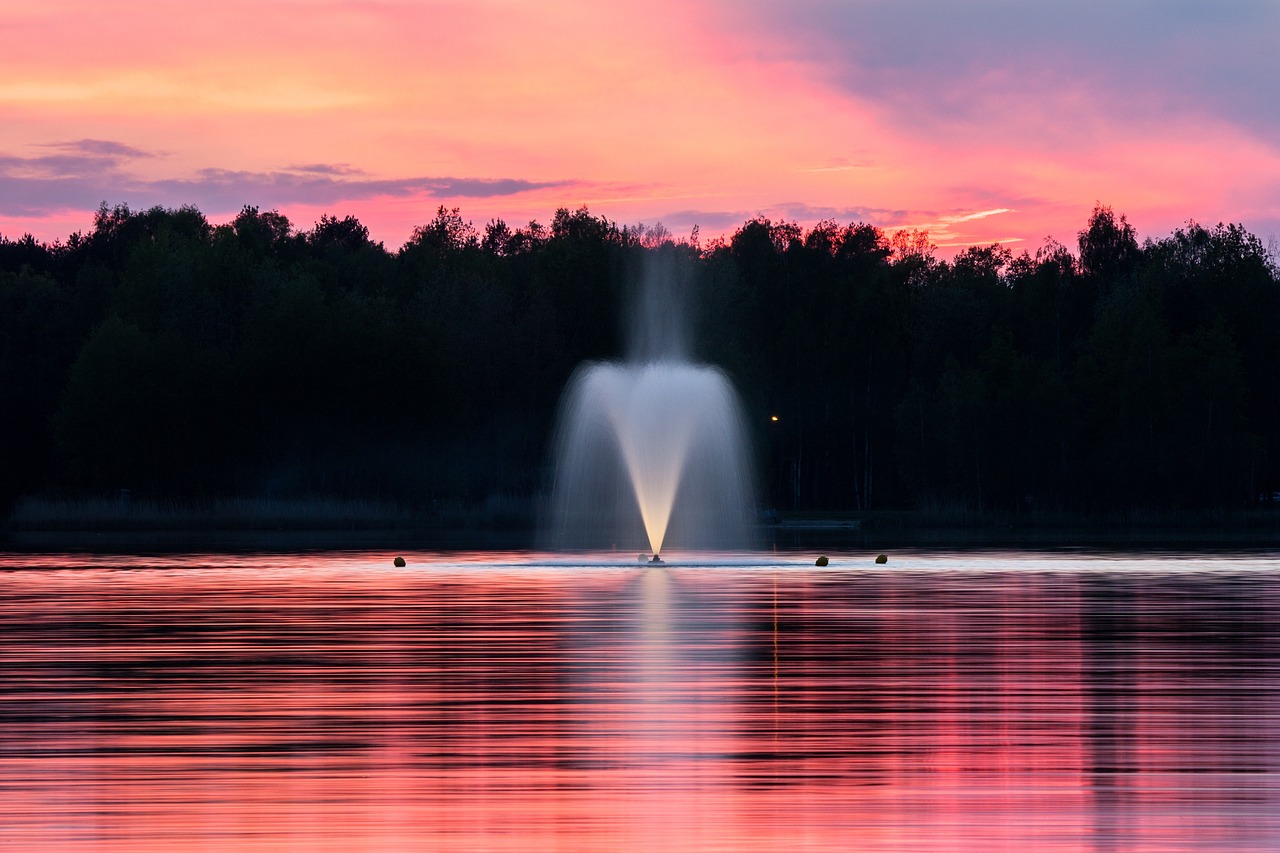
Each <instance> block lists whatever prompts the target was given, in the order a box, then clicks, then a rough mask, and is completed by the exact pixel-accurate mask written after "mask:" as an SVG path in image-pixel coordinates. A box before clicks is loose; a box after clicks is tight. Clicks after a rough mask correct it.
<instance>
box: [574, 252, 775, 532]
mask: <svg viewBox="0 0 1280 853" xmlns="http://www.w3.org/2000/svg"><path fill="white" fill-rule="evenodd" d="M688 285H689V281H688V278H687V277H686V276H683V275H681V269H680V266H679V263H678V258H677V256H676V253H675V249H674V247H668V250H666V251H663V252H660V253H658V254H657V255H656V256H655V257H653V258H651V259H650V261H649V266H648V267H647V268H646V270H645V274H644V276H643V279H642V281H641V282H640V286H639V288H638V291H637V294H638V298H637V300H636V302H635V304H634V306H633V308H634V310H633V311H632V312H631V317H632V320H633V323H632V324H631V326H630V327H629V333H630V334H629V337H630V340H629V346H628V354H627V358H626V359H625V360H624V361H619V362H589V363H587V364H584V365H583V366H582V367H580V368H579V369H578V370H577V371H576V372H575V373H574V375H573V377H572V378H571V379H570V381H569V384H568V386H567V387H566V390H565V394H564V397H563V399H562V401H561V405H560V419H559V426H558V429H557V438H556V445H555V460H556V469H555V470H556V479H555V484H554V489H553V495H552V514H553V515H552V532H551V539H550V544H551V545H552V546H554V547H556V548H560V549H572V548H609V547H614V548H625V549H638V548H641V547H644V546H645V545H646V544H647V546H648V548H649V550H650V552H651V553H652V554H653V555H654V556H655V557H656V556H657V555H658V554H660V553H661V552H662V550H663V549H664V548H668V547H677V548H682V549H709V548H718V549H746V548H750V547H751V546H752V545H753V544H754V543H753V541H752V534H751V530H752V526H751V518H750V510H751V507H752V505H753V502H754V501H753V485H752V475H751V469H750V465H749V462H748V455H747V447H748V441H747V437H746V431H745V429H744V427H743V418H742V414H741V410H740V406H739V403H738V397H737V393H736V392H735V391H734V388H733V385H732V383H730V381H729V379H728V378H727V377H726V376H725V374H724V373H723V372H722V371H721V370H720V369H718V368H716V367H713V366H710V365H705V364H698V363H696V362H695V361H694V360H693V358H692V357H691V355H690V348H689V337H690V336H689V331H688V318H689V315H690V312H689V310H688V299H687V296H688V293H689V286H688Z"/></svg>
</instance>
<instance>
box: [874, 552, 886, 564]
mask: <svg viewBox="0 0 1280 853" xmlns="http://www.w3.org/2000/svg"><path fill="white" fill-rule="evenodd" d="M887 562H889V558H888V557H886V556H885V555H884V554H881V555H880V556H879V557H876V565H877V566H883V565H884V564H885V563H887Z"/></svg>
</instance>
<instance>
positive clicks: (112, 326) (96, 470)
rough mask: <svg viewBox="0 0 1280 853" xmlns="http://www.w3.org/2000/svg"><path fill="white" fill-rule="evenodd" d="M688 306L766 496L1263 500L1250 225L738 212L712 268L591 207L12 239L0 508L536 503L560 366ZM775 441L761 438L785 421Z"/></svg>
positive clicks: (115, 212) (1087, 504)
mask: <svg viewBox="0 0 1280 853" xmlns="http://www.w3.org/2000/svg"><path fill="white" fill-rule="evenodd" d="M655 264H656V265H657V266H659V267H661V268H663V269H665V270H667V271H668V272H669V273H670V274H672V275H676V276H678V277H679V278H680V279H681V280H682V281H687V282H689V284H690V287H692V288H693V291H694V292H693V293H692V295H691V298H690V299H689V306H690V307H689V309H688V310H689V311H690V313H691V317H690V318H689V319H690V323H691V326H692V328H694V329H695V330H696V334H695V336H694V338H695V348H696V350H697V356H698V357H699V358H700V359H702V360H705V361H708V362H712V363H715V364H718V365H720V366H721V367H722V368H724V370H725V371H726V372H727V373H728V374H729V376H730V377H731V378H732V379H733V381H734V382H735V384H736V385H737V387H738V389H739V391H740V393H741V394H742V397H743V401H744V408H745V411H746V412H747V414H748V418H749V421H750V426H751V430H752V434H753V438H754V442H755V447H754V456H755V459H756V461H757V468H758V476H759V480H760V494H761V500H762V503H763V504H764V505H765V506H766V507H772V508H777V509H783V510H791V509H796V510H875V509H907V508H916V507H921V506H958V507H966V508H972V509H979V510H1002V511H1011V512H1021V511H1034V510H1062V511H1068V512H1084V513H1088V512H1099V511H1109V510H1115V509H1121V510H1124V509H1133V508H1143V509H1147V508H1151V509H1194V508H1206V507H1239V506H1246V505H1248V504H1250V503H1256V502H1258V501H1260V500H1267V499H1269V498H1270V497H1271V496H1272V495H1273V493H1275V492H1277V491H1280V371H1278V370H1277V368H1278V367H1280V335H1277V334H1276V329H1277V328H1280V274H1278V271H1277V269H1276V265H1275V259H1274V258H1272V257H1271V256H1270V255H1269V254H1268V252H1267V251H1266V249H1265V248H1264V246H1263V245H1262V244H1261V242H1260V241H1259V240H1258V239H1257V237H1255V236H1254V235H1252V234H1250V233H1248V232H1247V231H1245V230H1244V229H1243V228H1242V227H1241V226H1238V225H1218V226H1216V227H1212V228H1207V227H1204V226H1201V225H1198V224H1195V223H1188V224H1187V225H1186V226H1185V227H1183V228H1180V229H1178V230H1176V231H1175V232H1174V233H1173V234H1171V235H1170V236H1168V237H1165V238H1163V239H1159V240H1147V241H1145V242H1143V243H1141V244H1140V243H1139V242H1138V240H1137V238H1136V234H1135V231H1134V229H1133V227H1132V226H1131V225H1130V224H1129V223H1128V222H1127V220H1126V218H1125V217H1124V216H1123V215H1117V214H1116V213H1115V212H1113V211H1112V210H1111V209H1109V208H1106V207H1102V206H1099V207H1098V208H1096V209H1095V210H1094V211H1093V214H1092V216H1091V217H1090V219H1089V221H1088V223H1087V224H1086V225H1085V227H1084V228H1083V229H1082V230H1081V231H1080V233H1079V235H1078V244H1077V246H1076V250H1075V251H1074V252H1073V251H1072V250H1070V249H1068V248H1067V247H1066V246H1063V245H1061V244H1058V243H1055V242H1052V241H1050V242H1046V243H1045V244H1044V245H1043V246H1041V247H1040V248H1038V249H1037V250H1035V251H1034V252H1028V251H1023V252H1021V253H1018V254H1014V253H1013V252H1011V251H1010V250H1009V249H1008V248H1006V247H1003V246H1000V245H991V246H978V247H972V248H968V249H965V250H963V251H961V252H959V253H958V254H957V255H956V256H955V257H954V258H952V259H950V260H941V259H939V258H938V257H936V254H935V249H934V247H933V246H931V245H930V244H929V242H928V239H927V235H924V234H920V233H916V232H898V233H895V234H893V235H891V236H890V235H887V234H886V233H885V232H884V231H882V230H880V229H878V228H876V227H873V226H871V225H868V224H865V223H851V224H847V225H844V224H839V223H835V222H830V221H827V222H820V223H818V224H817V225H815V226H814V227H813V228H811V229H808V230H805V229H803V228H801V227H800V226H798V225H797V224H795V223H792V222H786V221H782V222H774V221H771V220H769V219H766V218H756V219H752V220H750V221H748V222H745V223H744V224H743V225H742V226H741V227H740V228H738V229H737V230H736V231H735V232H734V233H733V234H732V235H731V236H729V237H727V238H725V239H723V240H716V241H714V242H712V243H710V244H707V245H703V244H701V243H700V242H699V241H698V239H697V236H696V233H695V234H694V235H693V236H692V237H691V238H689V239H673V238H672V236H671V235H670V234H668V233H666V232H665V230H664V229H662V228H661V227H660V226H658V227H652V228H644V227H642V226H635V227H631V226H619V225H618V224H617V223H615V222H611V221H609V220H607V219H605V218H602V217H597V216H594V215H592V214H591V213H590V212H589V211H588V210H586V209H585V208H583V209H580V210H577V211H570V210H567V209H562V210H558V211H556V213H555V215H554V217H553V218H552V220H551V222H550V224H548V225H545V226H544V225H542V224H540V223H538V222H531V223H529V224H528V225H527V226H522V227H516V228H512V227H510V226H509V225H507V224H506V223H504V222H502V221H500V220H494V221H491V222H489V223H488V224H487V225H486V226H484V227H483V228H482V229H477V228H475V227H474V226H473V225H472V224H471V223H469V222H467V221H466V220H465V219H464V218H463V217H462V215H461V213H460V212H459V211H458V210H456V209H453V210H450V209H446V208H443V207H442V208H440V209H439V211H438V212H437V214H436V216H435V218H434V219H432V220H431V221H430V222H428V223H427V224H425V225H423V226H420V227H418V228H417V229H415V230H414V232H413V234H412V236H411V238H410V239H409V240H408V242H406V243H405V244H404V245H403V246H402V247H400V248H399V249H398V250H394V251H392V250H389V249H387V248H386V247H385V246H384V245H383V244H381V243H379V242H376V241H374V240H372V239H371V238H370V235H369V232H368V229H367V228H366V227H365V226H364V225H362V224H361V223H360V222H359V221H358V220H357V219H355V218H353V217H349V216H348V217H345V218H341V219H340V218H337V217H330V216H324V217H322V218H321V219H320V221H319V222H318V223H316V224H315V225H314V227H312V228H310V229H308V230H301V229H299V228H297V227H295V226H294V224H293V223H291V222H290V221H289V220H288V219H287V218H286V217H285V216H283V215H281V214H280V213H278V212H276V211H262V210H259V209H257V208H253V207H246V208H244V210H242V211H241V213H240V214H239V215H238V216H236V217H235V218H234V219H233V220H232V221H230V222H228V223H225V224H221V225H213V224H211V223H210V222H209V221H208V220H207V219H206V217H205V216H204V215H203V214H202V213H201V212H200V211H199V210H197V209H195V208H192V207H183V208H180V209H164V208H152V209H150V210H143V211H133V210H130V209H129V208H128V207H126V206H116V207H107V206H106V205H104V206H103V207H102V208H100V210H99V211H98V213H97V215H96V216H95V217H94V221H93V227H92V229H91V230H90V231H88V232H87V233H79V232H77V233H75V234H72V235H71V236H70V237H69V238H67V239H66V240H65V241H58V242H55V243H53V244H45V243H41V242H39V241H36V240H34V239H33V238H31V237H30V236H26V237H23V238H21V239H17V240H10V239H7V238H2V237H0V412H3V413H4V417H3V418H2V419H0V430H3V432H2V433H0V454H2V459H0V471H3V480H2V483H0V506H8V505H11V504H12V502H13V501H14V500H15V499H16V498H17V497H18V496H21V495H24V494H46V495H98V494H113V493H116V492H118V491H119V490H120V489H129V490H131V492H132V493H134V494H138V495H148V496H153V497H156V498H162V499H163V498H202V497H218V496H228V495H237V496H266V497H271V496H293V497H296V496H315V495H324V496H341V497H360V498H377V499H382V500H389V501H395V502H399V503H402V504H405V505H410V506H415V507H430V506H432V505H435V504H437V503H438V502H441V501H444V502H452V503H455V504H472V505H474V504H478V503H483V502H484V501H487V500H493V499H494V498H495V497H503V498H514V499H517V500H524V499H532V498H535V497H536V496H537V495H538V494H540V493H541V492H543V491H544V490H545V488H546V486H547V480H546V475H547V458H546V453H547V449H548V446H549V443H550V437H551V433H552V430H553V427H554V418H555V413H556V405H557V402H558V400H559V396H560V393H561V391H562V390H563V388H564V385H565V383H566V381H567V380H568V378H569V376H570V375H571V373H572V371H573V370H574V368H575V367H576V366H577V365H579V364H580V363H581V362H583V361H586V360H602V359H610V358H617V357H620V356H621V354H622V352H623V342H624V340H625V338H626V323H627V311H626V307H627V305H628V300H629V298H630V296H631V295H632V293H633V291H634V288H635V287H636V286H637V281H638V280H639V279H640V278H641V277H642V276H643V274H644V273H643V271H644V270H645V269H646V268H647V267H648V268H652V267H653V266H654V265H655ZM775 418H776V420H774V419H775Z"/></svg>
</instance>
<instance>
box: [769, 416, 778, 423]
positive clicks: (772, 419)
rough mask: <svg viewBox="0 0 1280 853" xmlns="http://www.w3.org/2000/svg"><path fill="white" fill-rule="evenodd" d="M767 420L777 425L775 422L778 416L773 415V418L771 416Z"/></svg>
mask: <svg viewBox="0 0 1280 853" xmlns="http://www.w3.org/2000/svg"><path fill="white" fill-rule="evenodd" d="M769 420H771V421H773V422H774V423H777V422H778V416H777V415H773V416H771V417H770V418H769Z"/></svg>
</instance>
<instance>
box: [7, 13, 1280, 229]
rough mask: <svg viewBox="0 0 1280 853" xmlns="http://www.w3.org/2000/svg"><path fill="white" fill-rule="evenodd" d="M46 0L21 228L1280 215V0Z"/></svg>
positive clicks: (16, 114) (10, 69)
mask: <svg viewBox="0 0 1280 853" xmlns="http://www.w3.org/2000/svg"><path fill="white" fill-rule="evenodd" d="M954 5H955V4H951V3H947V2H944V0H895V2H893V3H889V2H882V0H843V2H836V0H793V2H789V3H786V4H782V3H775V2H764V0H736V2H730V0H707V2H699V3H688V2H682V3H672V2H669V0H655V2H650V3H647V4H644V5H643V6H637V5H630V6H626V7H623V6H618V5H615V4H599V3H594V2H585V0H584V1H583V2H578V0H569V1H568V2H566V1H565V0H561V2H554V1H553V0H552V1H549V2H540V3H531V2H516V0H467V2H432V0H428V1H427V2H408V0H405V2H397V0H386V2H361V3H357V2H343V0H331V2H324V0H274V2H273V0H255V2H246V0H224V2H221V3H219V4H201V8H199V9H198V10H196V11H189V9H190V8H191V7H188V6H177V7H164V6H157V5H156V4H153V3H142V2H137V1H136V0H123V2H115V3H110V4H102V3H88V2H82V0H46V2H44V3H41V4H8V8H5V9H4V10H2V11H0V38H3V43H4V44H5V50H4V51H3V52H0V233H2V234H4V235H5V236H8V237H11V238H12V237H17V236H19V235H21V234H22V233H24V232H30V233H32V234H34V235H35V236H37V237H38V238H40V239H45V240H52V239H57V238H64V237H66V236H67V235H68V234H69V233H71V232H72V231H75V230H80V229H87V228H88V227H90V224H91V219H92V212H93V210H94V209H96V207H97V206H98V204H99V203H100V202H103V201H106V202H107V203H109V204H116V203H120V202H124V203H128V204H129V205H130V206H132V207H134V208H135V209H136V208H146V207H150V206H152V205H156V204H161V205H165V206H178V205H182V204H194V205H196V206H197V207H199V208H200V209H201V210H203V211H204V212H205V213H206V214H207V215H208V216H209V218H210V219H211V220H212V221H214V222H220V221H225V220H226V219H228V218H230V217H231V216H232V215H234V214H235V213H236V212H237V211H238V210H239V209H240V208H241V207H242V206H243V205H245V204H253V205H257V206H259V207H261V208H263V209H270V208H275V209H278V210H280V211H282V212H284V213H286V214H287V215H288V216H289V217H290V219H291V220H292V221H293V222H294V224H295V225H296V226H298V227H300V228H308V227H310V226H311V225H312V224H313V223H314V222H315V221H316V219H318V218H319V216H320V215H321V214H322V213H326V212H327V213H332V214H336V215H347V214H352V215H355V216H357V217H359V218H360V220H361V221H363V222H364V223H365V224H366V225H368V226H369V227H370V230H371V231H372V232H373V235H374V236H375V238H377V239H380V240H382V241H384V242H385V243H386V244H387V246H388V247H389V248H396V247H398V246H399V245H401V244H402V243H403V242H404V241H405V240H406V239H408V237H409V235H410V233H411V232H412V229H413V227H414V226H415V225H419V224H422V223H424V222H426V221H428V220H429V219H430V218H431V217H432V216H433V214H434V212H435V210H436V208H437V207H438V206H440V205H446V206H448V207H459V208H461V210H462V213H463V215H464V217H466V218H467V219H470V220H471V221H473V222H474V223H475V224H476V225H477V226H478V227H479V226H483V224H484V223H485V222H486V221H488V220H489V219H490V218H495V217H500V218H503V219H505V220H506V221H507V222H508V223H510V224H512V225H520V224H524V223H526V222H528V221H529V220H531V219H538V220H541V221H543V222H547V221H548V220H549V219H550V218H551V216H552V214H553V213H554V211H555V209H556V208H558V207H569V208H577V207H579V206H582V205H586V206H587V207H588V208H589V209H590V210H591V211H592V213H594V214H596V215H601V216H605V217H608V218H610V219H612V220H615V221H617V222H619V223H621V224H636V223H645V224H654V223H656V222H661V223H662V224H664V225H665V226H666V227H667V228H668V229H670V230H671V231H672V232H673V233H675V234H676V235H685V234H688V233H689V230H690V229H691V228H692V227H693V226H694V225H695V224H696V225H698V226H699V227H700V231H701V234H702V236H703V237H704V238H706V237H713V236H716V235H719V234H723V233H725V232H732V231H733V230H734V229H735V228H736V227H738V226H739V225H741V224H742V222H744V221H745V220H746V219H748V218H750V217H752V216H755V215H760V214H762V215H766V216H769V217H771V218H774V219H778V218H785V219H788V220H795V221H798V222H800V223H801V224H802V225H804V226H809V225H812V224H813V223H814V222H816V221H817V220H819V219H823V218H831V219H835V220H836V221H838V222H840V223H846V222H850V221H866V222H870V223H872V224H875V225H878V226H881V227H884V228H889V229H891V228H895V227H901V226H911V227H918V228H926V229H928V230H929V232H930V234H931V235H932V238H933V240H934V241H935V242H936V243H938V244H939V245H940V246H942V247H944V252H946V251H948V247H950V248H951V249H952V250H953V249H954V247H955V246H959V245H964V244H970V243H990V242H992V241H996V240H999V241H1008V242H1009V244H1010V246H1011V248H1014V249H1015V250H1017V249H1021V248H1026V249H1029V250H1031V251H1034V250H1035V248H1036V247H1037V246H1039V245H1040V244H1041V243H1042V242H1043V240H1044V239H1045V238H1046V237H1049V236H1052V237H1055V238H1056V239H1058V240H1059V241H1061V242H1063V243H1065V244H1067V245H1068V246H1074V244H1075V235H1076V232H1077V231H1079V230H1080V228H1081V227H1083V225H1084V224H1085V222H1086V220H1087V217H1088V215H1089V212H1090V210H1091V209H1092V207H1093V206H1094V204H1095V203H1096V202H1102V203H1104V204H1109V205H1111V206H1113V207H1114V208H1115V209H1116V210H1117V211H1118V212H1123V213H1125V214H1127V215H1128V217H1129V219H1130V221H1131V222H1133V223H1134V224H1135V226H1136V227H1137V228H1138V229H1139V232H1140V233H1141V234H1142V235H1144V236H1154V237H1160V236H1163V235H1165V234H1167V233H1168V232H1169V231H1170V230H1172V229H1173V228H1175V227H1177V226H1179V225H1180V224H1182V223H1184V222H1185V221H1186V220H1188V219H1194V220H1197V221H1200V222H1203V223H1206V224H1216V223H1217V222H1219V221H1231V222H1240V223H1242V224H1243V225H1244V226H1245V227H1246V228H1248V229H1249V230H1251V231H1253V232H1254V233H1256V234H1258V235H1259V236H1260V237H1262V238H1263V239H1264V240H1266V239H1267V238H1268V237H1270V236H1271V235H1273V234H1276V233H1277V232H1280V105H1278V104H1277V100H1276V99H1275V98H1274V91H1273V90H1274V84H1275V80H1277V79H1280V57H1278V56H1277V54H1278V53H1280V52H1277V51H1275V50H1274V45H1276V44H1280V11H1274V10H1275V8H1276V7H1275V5H1274V4H1271V3H1267V2H1265V0H1257V2H1240V3H1237V4H1233V5H1232V7H1231V8H1230V9H1229V10H1218V11H1215V12H1214V13H1213V14H1212V15H1208V14H1206V13H1205V12H1202V11H1197V10H1198V9H1199V8H1200V7H1199V6H1194V7H1193V6H1191V5H1188V4H1178V3H1173V4H1170V3H1157V2H1153V0H1152V1H1151V2H1142V1H1141V0H1135V2H1133V3H1131V4H1127V5H1126V7H1125V9H1124V10H1123V11H1116V10H1115V8H1113V5H1114V4H1107V3H1102V2H1093V0H1088V2H1081V3H1076V4H1071V5H1070V9H1069V10H1052V11H1047V12H1046V11H1044V10H1040V11H1035V10H1030V11H1028V10H1026V9H1024V8H1023V7H1024V6H1026V5H1027V4H1022V3H1013V2H1011V0H979V2H974V3H971V4H964V9H963V10H962V12H963V13H961V11H960V10H953V9H952V7H953V6H954Z"/></svg>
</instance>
